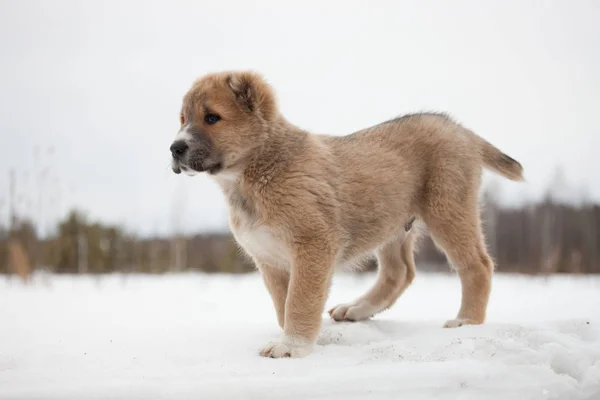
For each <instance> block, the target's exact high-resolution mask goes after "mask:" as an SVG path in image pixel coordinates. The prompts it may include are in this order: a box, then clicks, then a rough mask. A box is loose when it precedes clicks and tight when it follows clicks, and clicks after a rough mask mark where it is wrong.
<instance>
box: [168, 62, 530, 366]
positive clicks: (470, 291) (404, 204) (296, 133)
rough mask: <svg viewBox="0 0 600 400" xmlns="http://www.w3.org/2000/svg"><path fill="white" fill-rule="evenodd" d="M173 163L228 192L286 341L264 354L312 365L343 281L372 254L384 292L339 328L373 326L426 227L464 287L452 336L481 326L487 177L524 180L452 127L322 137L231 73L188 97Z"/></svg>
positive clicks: (257, 82)
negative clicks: (306, 359) (481, 201)
mask: <svg viewBox="0 0 600 400" xmlns="http://www.w3.org/2000/svg"><path fill="white" fill-rule="evenodd" d="M171 152H172V156H173V159H172V167H173V171H174V172H176V173H180V172H181V171H184V172H187V173H189V174H194V173H197V172H208V174H210V175H211V176H212V177H213V178H214V179H215V180H216V182H217V183H218V184H219V185H220V187H221V188H222V190H223V192H224V194H225V196H226V198H227V201H228V203H229V212H230V227H231V230H232V231H233V234H234V236H235V238H236V240H237V241H238V243H239V244H240V245H241V246H242V247H243V248H244V250H245V251H246V252H247V253H248V254H249V255H250V256H251V257H252V259H253V260H254V262H255V263H256V266H257V268H258V269H259V271H260V273H261V274H262V277H263V278H264V283H265V285H266V288H267V289H268V291H269V293H270V294H271V297H272V299H273V303H274V306H275V311H276V313H277V319H278V321H279V325H280V326H281V327H282V328H283V331H284V336H283V338H282V339H281V341H278V342H276V343H270V344H268V345H267V346H265V347H264V348H263V349H262V350H261V351H260V354H261V355H263V356H267V357H290V356H291V357H299V356H303V355H306V354H308V353H309V352H310V351H311V350H312V348H313V345H314V343H315V341H316V339H317V336H318V334H319V330H320V326H321V316H322V313H323V308H324V305H325V301H326V299H327V295H328V291H329V287H330V283H331V277H332V273H333V271H334V269H335V268H336V267H344V266H350V265H352V264H353V263H356V261H357V260H359V259H361V257H365V256H366V255H372V254H374V255H375V256H376V257H377V260H378V263H379V273H378V277H377V280H376V282H375V284H374V285H373V287H372V288H371V289H370V290H369V291H368V292H367V293H366V294H365V295H363V296H361V297H360V298H358V299H356V300H354V301H353V302H350V303H348V304H342V305H339V306H337V307H334V308H333V309H331V310H330V311H329V313H330V315H331V317H332V318H333V319H335V320H336V321H344V320H346V321H358V320H363V319H366V318H369V317H371V316H373V315H374V314H377V313H379V312H381V311H382V310H385V309H387V308H388V307H390V306H391V305H392V304H394V302H395V301H396V299H397V298H398V297H399V296H400V295H401V294H402V292H404V290H405V289H406V288H407V286H408V285H409V284H410V283H411V281H412V280H413V278H414V276H415V263H414V259H413V249H414V244H415V240H416V238H417V236H418V233H417V229H414V228H413V222H415V221H417V222H420V223H424V224H425V225H426V226H427V228H428V230H429V232H430V234H431V235H432V237H433V239H434V241H435V243H436V244H437V245H438V246H439V247H440V248H441V249H443V250H444V252H445V253H446V255H447V257H448V260H449V261H450V263H451V264H452V265H453V266H454V268H455V269H456V271H458V275H459V277H460V280H461V284H462V303H461V307H460V310H459V311H458V315H457V316H456V318H455V319H452V320H449V321H447V322H446V324H445V326H446V327H458V326H461V325H463V324H481V323H483V322H484V319H485V314H486V307H487V303H488V297H489V295H490V286H491V277H492V272H493V269H494V267H493V263H492V261H491V259H490V257H489V256H488V253H487V251H486V246H485V243H484V237H483V234H482V229H481V222H480V218H479V207H478V189H479V185H480V177H481V173H482V166H485V167H488V168H490V169H492V170H494V171H496V172H498V173H500V174H501V175H503V176H505V177H507V178H509V179H512V180H521V179H522V167H521V165H520V164H519V163H518V162H517V161H515V160H514V159H512V158H511V157H509V156H507V155H506V154H504V153H502V152H500V151H499V150H498V149H497V148H495V147H494V146H492V145H491V144H490V143H488V142H486V141H485V140H483V139H482V138H480V137H479V136H477V135H475V134H474V133H473V132H471V131H469V130H468V129H466V128H464V127H462V126H460V125H458V124H457V123H455V122H453V121H451V120H450V119H449V118H448V117H446V116H444V115H437V114H416V115H407V116H404V117H401V118H397V119H393V120H390V121H387V122H384V123H381V124H379V125H376V126H374V127H371V128H368V129H364V130H362V131H359V132H356V133H353V134H351V135H348V136H326V135H314V134H310V133H309V132H306V131H304V130H302V129H300V128H298V127H296V126H294V125H293V124H291V123H290V122H288V121H287V120H286V119H285V118H284V117H283V116H282V115H281V114H280V113H279V111H278V108H277V104H276V99H275V95H274V93H273V91H272V89H271V88H270V87H269V85H268V84H267V83H266V82H265V81H264V80H263V79H262V78H261V77H260V76H259V75H257V74H255V73H253V72H221V73H214V74H209V75H206V76H204V77H202V78H200V79H199V80H197V81H196V82H195V83H194V84H193V86H192V87H191V89H190V90H189V91H188V93H187V94H186V95H185V97H184V99H183V106H182V110H181V129H180V131H179V133H178V134H177V136H176V138H175V141H174V142H173V144H172V146H171Z"/></svg>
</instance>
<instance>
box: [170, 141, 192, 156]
mask: <svg viewBox="0 0 600 400" xmlns="http://www.w3.org/2000/svg"><path fill="white" fill-rule="evenodd" d="M170 149H171V154H173V158H181V157H183V155H184V154H185V152H186V151H187V149H188V145H187V144H186V143H185V142H184V141H183V140H178V141H176V142H173V144H172V145H171V148H170Z"/></svg>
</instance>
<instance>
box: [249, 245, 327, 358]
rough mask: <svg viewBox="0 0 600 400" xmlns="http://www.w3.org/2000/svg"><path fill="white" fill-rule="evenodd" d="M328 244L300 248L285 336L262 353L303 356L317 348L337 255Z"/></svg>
mask: <svg viewBox="0 0 600 400" xmlns="http://www.w3.org/2000/svg"><path fill="white" fill-rule="evenodd" d="M326 247H327V246H324V245H323V243H319V244H318V245H316V244H315V245H306V244H304V245H303V246H302V248H300V249H298V250H297V254H296V257H295V262H294V265H293V266H292V270H291V277H290V284H289V287H288V294H287V299H286V302H285V324H284V329H283V331H284V337H283V340H281V341H280V342H272V343H269V344H268V345H267V346H265V347H264V348H262V349H261V351H260V354H261V355H262V356H264V357H272V358H280V357H303V356H305V355H307V354H309V353H310V352H311V351H312V350H313V347H314V344H315V342H316V341H317V336H318V335H319V330H320V329H321V320H322V314H323V309H324V307H325V301H326V300H327V295H328V293H329V286H330V283H331V275H332V270H333V266H332V262H333V257H332V256H331V254H330V253H331V252H330V251H329V249H328V248H326Z"/></svg>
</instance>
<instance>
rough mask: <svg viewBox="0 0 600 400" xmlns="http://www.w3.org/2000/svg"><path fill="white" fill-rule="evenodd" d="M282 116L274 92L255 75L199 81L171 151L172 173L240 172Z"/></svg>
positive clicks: (213, 76)
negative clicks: (237, 169)
mask: <svg viewBox="0 0 600 400" xmlns="http://www.w3.org/2000/svg"><path fill="white" fill-rule="evenodd" d="M278 114H279V113H278V110H277V104H276V101H275V95H274V93H273V91H272V90H271V88H270V87H269V85H268V84H267V83H266V82H265V81H264V80H263V79H262V78H261V77H260V76H259V75H258V74H256V73H253V72H245V71H244V72H220V73H213V74H209V75H205V76H203V77H201V78H200V79H198V80H197V81H196V82H195V83H194V84H193V85H192V87H191V89H190V90H189V91H188V92H187V93H186V95H185V96H184V98H183V104H182V107H181V114H180V122H181V128H180V130H179V133H177V135H176V136H175V140H174V141H173V143H172V145H171V154H172V157H173V158H172V163H171V165H172V168H173V171H174V172H175V173H177V174H178V173H181V171H184V172H186V173H188V174H190V175H192V174H195V173H197V172H205V171H206V172H208V173H210V174H217V173H219V172H221V171H225V170H227V169H229V168H234V167H236V166H239V165H240V164H242V163H243V162H244V160H245V159H246V158H247V157H248V156H249V155H250V154H251V152H252V150H253V149H255V148H256V147H257V146H260V144H261V143H262V142H263V141H264V140H265V138H266V137H267V135H268V131H269V126H270V125H271V124H272V123H273V122H274V121H275V120H276V119H277V117H278Z"/></svg>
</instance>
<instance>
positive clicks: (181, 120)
mask: <svg viewBox="0 0 600 400" xmlns="http://www.w3.org/2000/svg"><path fill="white" fill-rule="evenodd" d="M179 122H180V123H181V125H183V123H184V122H185V118H183V113H181V114H179Z"/></svg>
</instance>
